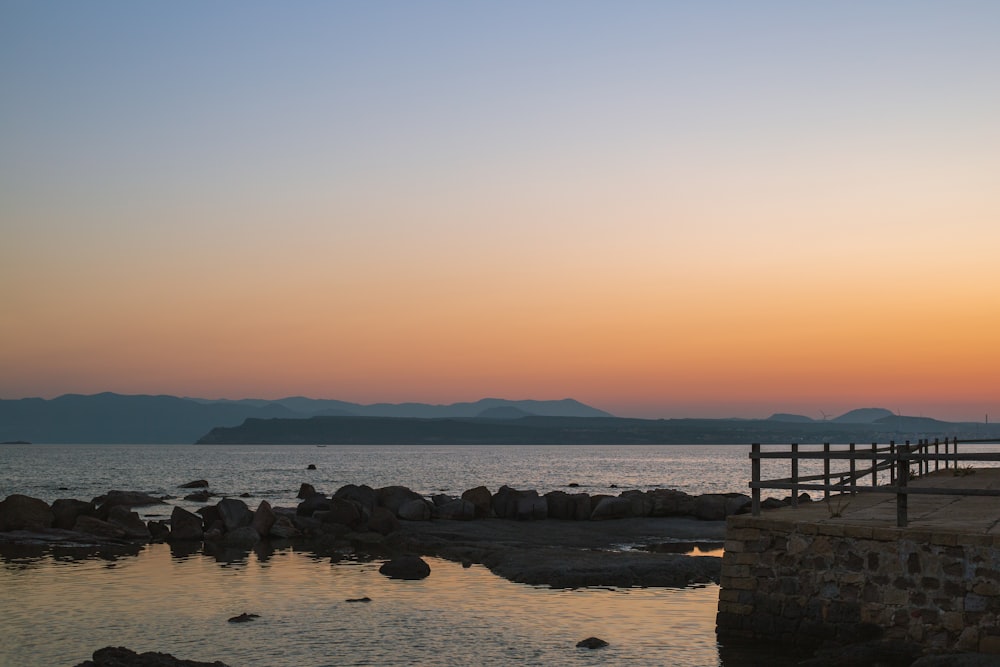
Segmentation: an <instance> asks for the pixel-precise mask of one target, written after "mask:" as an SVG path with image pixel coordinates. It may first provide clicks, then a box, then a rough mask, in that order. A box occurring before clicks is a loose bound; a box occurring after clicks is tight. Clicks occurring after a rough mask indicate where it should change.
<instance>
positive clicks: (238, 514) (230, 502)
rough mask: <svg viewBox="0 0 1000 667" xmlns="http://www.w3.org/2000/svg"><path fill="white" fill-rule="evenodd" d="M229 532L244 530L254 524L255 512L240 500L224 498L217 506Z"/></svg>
mask: <svg viewBox="0 0 1000 667" xmlns="http://www.w3.org/2000/svg"><path fill="white" fill-rule="evenodd" d="M215 506H216V507H218V508H219V515H220V516H221V517H222V523H224V524H225V526H226V530H227V531H232V530H236V529H237V528H243V527H244V526H249V525H250V524H251V523H253V512H251V511H250V508H249V507H247V504H246V503H245V502H243V501H242V500H240V499H239V498H223V499H222V500H220V501H219V502H217V503H216V504H215Z"/></svg>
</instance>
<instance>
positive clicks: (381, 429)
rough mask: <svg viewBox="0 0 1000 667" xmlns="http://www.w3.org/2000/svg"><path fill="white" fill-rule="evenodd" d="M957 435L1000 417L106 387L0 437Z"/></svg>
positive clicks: (276, 440) (38, 406) (11, 411)
mask: <svg viewBox="0 0 1000 667" xmlns="http://www.w3.org/2000/svg"><path fill="white" fill-rule="evenodd" d="M955 436H957V437H959V438H985V437H1000V426H998V425H995V424H989V425H986V424H974V423H952V422H943V421H938V420H936V419H929V418H925V417H905V416H899V415H895V414H893V413H892V412H891V411H889V410H885V409H882V408H863V409H860V410H852V411H850V412H848V413H845V414H843V415H840V416H838V417H836V418H833V419H824V420H815V419H810V418H809V417H805V416H802V415H794V414H788V413H779V414H775V415H772V416H771V417H769V418H768V419H624V418H619V417H615V416H614V415H611V414H609V413H607V412H605V411H603V410H598V409H597V408H593V407H590V406H588V405H585V404H583V403H580V402H579V401H575V400H573V399H569V398H567V399H563V400H559V401H530V400H526V401H511V400H505V399H498V398H486V399H483V400H480V401H475V402H472V403H454V404H451V405H428V404H424V403H402V404H389V403H378V404H374V405H361V404H358V403H348V402H345V401H336V400H323V399H313V398H305V397H302V396H293V397H288V398H283V399H279V400H275V401H269V400H262V399H244V400H207V399H201V398H178V397H176V396H125V395H121V394H113V393H103V394H95V395H90V396H83V395H78V394H67V395H65V396H60V397H58V398H54V399H50V400H45V399H41V398H25V399H19V400H0V442H13V441H28V442H35V443H81V444H82V443H134V444H144V443H156V444H161V443H162V444H170V443H193V442H196V441H197V442H200V443H205V444H210V443H233V444H255V443H260V444H265V443H266V444H280V443H316V444H334V443H358V444H408V443H409V444H413V443H437V444H477V443H496V444H503V443H508V444H546V443H549V444H558V443H576V444H629V443H631V444H660V443H662V444H671V443H674V444H698V443H727V444H731V443H750V442H761V443H790V442H802V443H808V442H859V443H861V442H887V441H888V440H890V439H895V440H897V441H902V440H906V439H909V440H914V441H915V440H917V439H918V438H924V437H927V438H935V437H942V438H943V437H955Z"/></svg>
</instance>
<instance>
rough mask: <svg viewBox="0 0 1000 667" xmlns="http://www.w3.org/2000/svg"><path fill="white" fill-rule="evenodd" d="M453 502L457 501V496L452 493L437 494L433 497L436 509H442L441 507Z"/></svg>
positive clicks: (432, 500)
mask: <svg viewBox="0 0 1000 667" xmlns="http://www.w3.org/2000/svg"><path fill="white" fill-rule="evenodd" d="M453 500H457V499H456V498H455V496H453V495H451V494H450V493H435V494H434V495H433V496H431V503H432V504H433V505H434V507H441V505H447V504H448V503H450V502H451V501H453Z"/></svg>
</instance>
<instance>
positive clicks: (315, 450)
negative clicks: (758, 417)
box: [0, 445, 783, 667]
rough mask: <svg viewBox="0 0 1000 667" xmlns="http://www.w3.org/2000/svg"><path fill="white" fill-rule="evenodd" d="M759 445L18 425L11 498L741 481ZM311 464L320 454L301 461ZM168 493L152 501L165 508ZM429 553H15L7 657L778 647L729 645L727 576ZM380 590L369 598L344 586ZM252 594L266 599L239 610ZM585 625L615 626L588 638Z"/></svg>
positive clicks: (710, 658) (156, 512) (498, 658)
mask: <svg viewBox="0 0 1000 667" xmlns="http://www.w3.org/2000/svg"><path fill="white" fill-rule="evenodd" d="M748 452H749V447H747V446H737V445H733V446H720V445H714V446H587V447H584V446H543V447H539V446H409V447H402V446H339V445H338V446H334V445H330V446H326V447H317V446H291V445H289V446H195V445H163V446H159V445H23V446H22V445H4V446H0V498H2V497H6V496H7V495H10V494H12V493H23V494H27V495H30V496H34V497H38V498H42V499H44V500H46V501H49V502H51V501H53V500H55V499H57V498H80V499H90V498H92V497H95V496H97V495H100V494H102V493H104V492H106V491H107V490H109V489H129V490H142V491H150V492H154V493H156V494H170V495H178V496H180V495H183V493H184V492H183V490H181V489H178V488H177V487H178V485H180V484H183V483H185V482H188V481H191V480H194V479H202V478H203V479H206V480H208V481H209V482H210V484H211V488H212V489H213V490H214V491H215V492H217V493H219V494H225V495H239V494H241V493H249V494H250V497H249V498H247V499H246V502H247V504H248V505H250V506H251V507H256V504H257V503H258V502H259V501H260V500H265V499H266V500H267V501H268V502H270V503H271V504H272V505H284V506H294V505H295V504H296V502H297V501H296V499H295V495H296V493H297V492H298V489H299V485H300V484H301V483H302V482H309V483H310V484H312V485H313V486H315V487H316V488H317V489H318V490H321V491H324V492H326V493H332V492H333V491H334V490H336V489H337V488H339V487H340V486H343V485H344V484H368V485H369V486H372V487H379V486H386V485H390V484H402V485H405V486H408V487H410V488H412V489H414V490H415V491H418V492H421V493H424V494H428V495H430V494H434V493H439V492H445V493H453V494H456V495H457V494H460V493H461V492H462V491H464V490H465V489H468V488H472V487H474V486H479V485H485V486H487V487H489V488H490V490H492V491H495V490H496V489H498V488H499V487H500V486H501V485H503V484H508V485H511V486H514V487H516V488H521V489H536V490H538V491H539V492H542V493H544V492H546V491H550V490H554V489H565V488H566V487H567V485H569V484H571V483H572V484H578V485H579V491H584V492H589V493H598V492H601V493H608V492H611V493H617V492H618V491H620V490H624V489H652V488H658V487H659V488H675V489H681V490H684V491H687V492H688V493H692V494H698V493H707V492H729V491H745V490H746V488H747V481H748V474H749V463H748V460H747V454H748ZM310 464H312V465H315V466H316V470H312V471H308V470H306V468H307V466H309V465H310ZM775 472H779V471H775ZM766 474H767V472H765V475H766ZM774 476H783V475H779V474H775V475H774ZM574 490H576V489H574ZM171 502H172V503H175V504H179V505H182V506H186V507H188V508H190V509H193V508H195V507H197V506H198V505H197V504H194V503H186V502H185V501H183V500H173V501H171ZM169 509H170V508H169V507H167V508H166V509H163V508H160V509H157V508H141V509H140V513H142V514H144V515H146V516H147V517H166V516H168V515H169ZM430 563H431V567H432V570H433V571H432V574H431V576H430V577H428V578H427V579H425V580H422V581H418V582H401V581H394V580H389V579H386V578H385V577H382V576H381V575H379V574H378V572H377V569H378V565H379V563H378V562H365V561H364V560H359V559H357V558H354V557H352V556H347V557H344V558H333V559H331V558H329V557H323V558H321V557H319V556H316V555H315V554H310V553H301V552H296V551H294V550H291V549H286V550H279V551H275V552H270V553H268V552H264V551H260V552H250V553H248V554H246V556H245V558H243V559H241V560H238V561H236V562H231V561H223V562H219V561H217V560H216V559H215V558H212V557H211V556H210V555H207V554H204V553H201V552H197V553H193V554H192V553H180V552H176V551H175V552H171V549H170V547H169V546H167V545H150V546H148V547H146V548H145V549H143V551H142V552H141V553H140V554H139V555H138V556H135V557H124V558H119V559H117V560H114V561H105V560H63V559H59V558H53V557H49V556H46V557H31V558H10V557H8V558H7V559H5V560H3V561H0V627H3V628H5V631H4V639H3V642H2V643H0V665H4V666H6V665H17V666H21V667H30V666H32V665H39V666H42V665H44V666H53V665H55V666H58V665H66V666H69V665H73V664H76V663H77V662H80V661H82V660H84V659H87V658H89V656H90V654H91V653H92V652H93V651H94V650H95V649H97V648H100V647H102V646H106V645H124V646H128V647H129V648H132V649H133V650H137V651H164V652H169V653H173V654H175V655H177V656H178V657H183V658H187V659H195V660H206V661H208V660H222V661H224V662H226V663H228V664H230V665H233V667H237V666H246V667H255V666H261V667H263V666H274V667H281V666H283V665H289V666H293V665H294V666H296V667H299V666H306V665H312V666H320V665H428V666H430V665H466V664H478V665H639V664H642V665H689V666H694V667H704V666H717V665H725V666H726V667H745V666H747V665H753V664H763V663H764V662H765V661H766V662H767V663H768V664H770V665H778V664H781V660H780V659H777V658H774V657H768V658H760V657H759V656H749V657H748V656H747V655H745V654H740V653H734V652H732V651H731V650H730V649H726V648H724V647H719V646H718V644H717V642H716V638H715V610H716V604H717V599H718V588H717V587H716V586H703V587H698V588H687V589H662V588H661V589H656V588H646V589H603V588H602V589H583V590H572V591H566V590H552V589H547V588H544V587H532V586H525V585H521V584H514V583H511V582H508V581H506V580H504V579H501V578H499V577H497V576H495V575H493V574H491V573H490V572H489V571H488V570H486V569H485V568H482V567H480V566H473V567H471V568H467V569H464V568H462V567H461V565H459V564H455V563H451V562H447V561H441V560H436V559H431V560H430ZM365 596H367V597H369V598H371V602H368V603H351V602H347V601H346V600H348V599H350V598H359V597H365ZM242 612H252V613H257V614H260V618H259V619H258V620H256V621H254V622H252V623H248V624H230V623H227V619H228V618H229V617H230V616H234V615H237V614H239V613H242ZM589 636H598V637H601V638H603V639H605V640H606V641H608V642H610V646H609V647H607V648H604V649H600V650H597V651H588V650H586V649H577V648H575V644H576V642H577V641H579V640H581V639H584V638H586V637H589Z"/></svg>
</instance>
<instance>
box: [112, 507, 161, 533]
mask: <svg viewBox="0 0 1000 667" xmlns="http://www.w3.org/2000/svg"><path fill="white" fill-rule="evenodd" d="M108 523H111V524H114V525H116V526H119V527H120V528H121V529H122V530H124V531H125V537H127V538H129V539H140V540H148V539H149V538H150V537H152V535H151V534H150V532H149V528H148V527H146V523H145V522H144V521H143V520H142V519H141V518H139V513H138V512H132V511H130V510H129V509H128V508H127V507H124V506H122V505H115V506H114V507H112V508H111V511H110V512H109V513H108Z"/></svg>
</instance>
